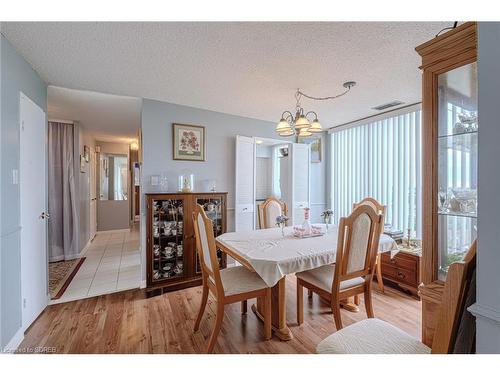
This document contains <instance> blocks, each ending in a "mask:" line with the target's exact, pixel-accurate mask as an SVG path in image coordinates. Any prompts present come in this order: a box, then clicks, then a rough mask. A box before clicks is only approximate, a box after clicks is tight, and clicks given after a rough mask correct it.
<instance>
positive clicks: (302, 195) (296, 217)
mask: <svg viewBox="0 0 500 375" xmlns="http://www.w3.org/2000/svg"><path fill="white" fill-rule="evenodd" d="M290 151H291V152H290V154H291V155H290V156H291V158H290V162H291V185H292V204H291V212H290V217H291V218H292V220H293V225H300V224H302V222H303V221H304V210H303V209H304V208H306V207H310V206H309V205H310V199H309V194H310V186H309V180H310V166H311V161H310V147H309V145H308V144H303V143H292V144H291V147H290Z"/></svg>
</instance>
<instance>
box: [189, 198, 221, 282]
mask: <svg viewBox="0 0 500 375" xmlns="http://www.w3.org/2000/svg"><path fill="white" fill-rule="evenodd" d="M196 204H199V205H201V206H203V209H204V210H205V213H206V214H207V217H208V218H209V219H210V220H212V223H213V231H214V238H216V237H217V236H220V235H221V234H223V233H224V231H225V228H224V223H223V219H224V218H223V216H222V209H223V207H222V199H221V198H220V197H203V198H196ZM217 259H218V260H219V267H221V268H222V267H223V257H222V251H221V250H219V249H217ZM200 272H201V265H200V260H199V258H198V254H196V273H200Z"/></svg>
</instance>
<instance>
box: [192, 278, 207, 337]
mask: <svg viewBox="0 0 500 375" xmlns="http://www.w3.org/2000/svg"><path fill="white" fill-rule="evenodd" d="M207 300H208V286H207V285H206V284H205V283H203V294H202V295H201V305H200V311H199V312H198V317H197V318H196V323H195V324H194V331H195V332H196V331H198V329H199V328H200V322H201V318H202V317H203V313H204V312H205V307H206V306H207Z"/></svg>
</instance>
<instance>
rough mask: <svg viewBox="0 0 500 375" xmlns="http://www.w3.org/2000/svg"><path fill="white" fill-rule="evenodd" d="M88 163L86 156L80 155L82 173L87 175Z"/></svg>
mask: <svg viewBox="0 0 500 375" xmlns="http://www.w3.org/2000/svg"><path fill="white" fill-rule="evenodd" d="M86 163H87V162H86V161H85V156H84V155H80V173H85V164H86Z"/></svg>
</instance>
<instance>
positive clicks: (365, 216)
mask: <svg viewBox="0 0 500 375" xmlns="http://www.w3.org/2000/svg"><path fill="white" fill-rule="evenodd" d="M381 223H382V215H380V214H378V213H377V212H376V211H375V210H374V209H373V208H372V207H369V206H367V205H362V206H359V207H357V208H356V209H355V210H354V211H353V212H352V213H351V215H350V216H348V217H343V218H341V219H340V223H339V233H338V242H337V256H336V261H335V264H329V265H326V266H322V267H319V268H315V269H312V270H309V271H303V272H299V273H297V274H295V276H296V277H297V322H298V324H299V325H300V324H302V323H303V321H304V306H303V305H304V303H303V298H304V296H303V287H305V288H307V289H308V290H309V291H312V292H313V293H317V294H319V295H320V296H321V297H323V298H324V299H326V300H327V301H329V302H330V305H331V307H332V311H333V318H334V320H335V326H336V327H337V329H338V330H339V329H341V328H342V318H341V316H340V301H341V300H345V299H347V298H349V297H352V296H356V295H358V294H361V293H364V296H365V307H366V314H367V315H368V317H370V318H372V317H373V306H372V297H371V288H372V287H371V285H372V278H373V270H374V266H375V256H376V252H377V250H378V243H379V238H380V225H381Z"/></svg>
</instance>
